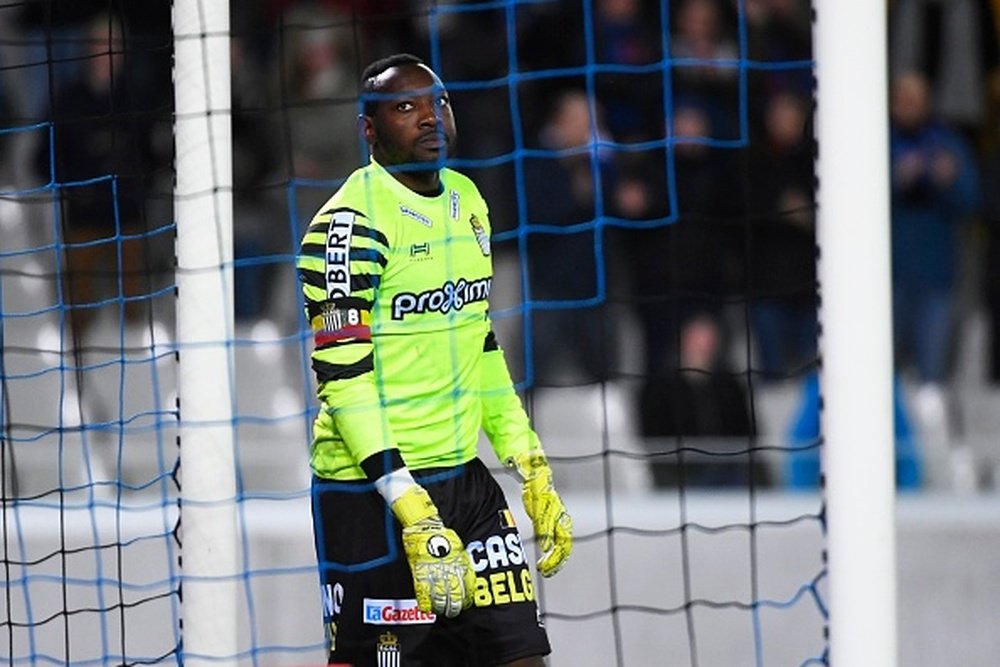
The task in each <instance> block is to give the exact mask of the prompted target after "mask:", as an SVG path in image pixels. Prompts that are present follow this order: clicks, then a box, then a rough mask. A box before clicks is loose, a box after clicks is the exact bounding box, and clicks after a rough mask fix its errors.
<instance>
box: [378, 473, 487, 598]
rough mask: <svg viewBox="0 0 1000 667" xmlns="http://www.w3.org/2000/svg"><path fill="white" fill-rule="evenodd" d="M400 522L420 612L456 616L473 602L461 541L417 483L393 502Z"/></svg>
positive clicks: (470, 574)
mask: <svg viewBox="0 0 1000 667" xmlns="http://www.w3.org/2000/svg"><path fill="white" fill-rule="evenodd" d="M392 511H393V513H395V515H396V517H397V518H398V519H399V522H400V523H401V524H402V525H403V550H404V551H405V552H406V560H407V561H409V563H410V570H411V572H412V573H413V590H414V592H415V594H416V599H417V606H418V607H419V608H420V610H421V611H425V612H432V613H435V614H444V615H445V616H446V617H448V618H454V617H455V616H458V614H459V612H461V611H462V609H464V608H466V607H468V606H469V605H470V604H472V593H473V591H474V589H475V587H476V577H475V574H474V573H473V569H472V560H471V559H470V558H469V554H468V553H466V551H465V547H464V546H463V545H462V540H461V539H459V537H458V535H457V534H456V533H455V531H453V530H452V529H450V528H446V527H445V525H444V523H443V522H442V521H441V517H440V515H439V514H438V510H437V507H435V505H434V501H432V500H431V497H430V495H429V494H428V493H427V491H426V490H425V489H424V488H423V487H422V486H420V485H419V484H414V485H413V486H411V487H410V488H409V489H407V490H406V491H405V492H404V493H403V494H402V495H401V496H400V497H399V498H398V499H397V500H396V502H394V503H393V504H392Z"/></svg>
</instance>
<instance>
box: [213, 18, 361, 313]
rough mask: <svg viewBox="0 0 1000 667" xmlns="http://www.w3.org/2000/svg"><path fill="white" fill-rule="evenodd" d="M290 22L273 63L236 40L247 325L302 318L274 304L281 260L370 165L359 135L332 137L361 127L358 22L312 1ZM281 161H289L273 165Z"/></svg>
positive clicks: (241, 285)
mask: <svg viewBox="0 0 1000 667" xmlns="http://www.w3.org/2000/svg"><path fill="white" fill-rule="evenodd" d="M282 22H283V25H284V27H283V31H282V39H281V43H280V46H281V53H280V56H279V57H277V58H275V59H273V60H262V59H261V58H260V57H259V55H258V54H257V53H255V52H254V51H253V50H252V49H251V48H250V46H251V43H250V42H249V41H248V40H247V39H245V38H243V37H241V36H240V35H235V36H234V38H233V40H232V52H233V74H234V77H233V97H234V102H235V105H234V106H235V107H236V110H235V112H234V116H233V144H234V159H233V167H234V179H235V186H236V193H235V197H234V207H235V238H234V244H235V247H234V251H235V253H236V259H237V267H236V273H237V277H236V285H237V288H236V316H237V318H239V319H241V320H252V319H256V318H259V317H262V316H263V317H268V318H277V319H291V318H294V317H296V313H294V312H293V311H292V310H291V309H289V308H287V307H286V302H287V300H286V299H281V300H279V301H277V302H275V301H273V300H272V299H271V298H270V297H271V294H270V292H271V291H272V290H273V291H275V292H278V290H279V289H280V292H283V291H284V289H281V288H282V287H283V286H281V285H278V286H277V287H275V280H274V279H275V277H276V274H277V272H278V268H279V267H278V266H277V265H278V264H279V262H280V260H279V259H278V255H280V254H281V253H283V252H287V251H288V249H289V248H290V247H292V239H293V238H298V236H299V235H300V233H301V225H302V224H304V221H305V219H306V217H307V216H308V215H309V213H310V212H311V211H315V210H316V209H317V208H318V207H319V206H320V204H322V203H323V201H324V200H325V199H326V196H327V194H328V192H329V189H330V187H331V184H332V183H336V182H339V181H340V180H342V179H344V178H345V177H346V176H347V175H348V174H349V173H350V172H351V171H353V170H354V168H356V167H357V166H358V165H360V164H362V163H363V161H364V160H363V157H364V156H362V153H361V150H360V148H359V146H358V136H357V135H350V134H344V133H339V132H330V127H331V124H332V125H334V126H337V127H357V125H358V120H357V117H358V113H359V109H358V103H357V96H358V88H357V82H356V79H357V71H356V70H357V62H356V59H355V56H354V51H353V49H354V41H353V32H352V31H353V25H352V22H351V17H350V16H349V15H346V14H343V13H341V12H340V11H337V10H335V9H332V8H328V7H326V6H324V5H319V4H314V3H304V4H302V5H301V6H298V7H294V8H290V9H289V10H288V11H287V13H286V14H284V15H283V16H282ZM262 81H264V82H266V83H265V85H263V86H262V85H261V82H262ZM278 102H280V104H278ZM274 109H278V112H277V113H276V112H275V111H274ZM276 155H280V156H283V158H284V159H281V160H278V161H275V156H276ZM287 188H291V194H293V195H294V196H292V197H289V194H290V193H289V192H288V190H287ZM289 207H291V210H289ZM289 277H290V274H289ZM280 292H278V293H280Z"/></svg>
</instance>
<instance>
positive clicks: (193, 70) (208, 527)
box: [173, 0, 241, 666]
mask: <svg viewBox="0 0 1000 667" xmlns="http://www.w3.org/2000/svg"><path fill="white" fill-rule="evenodd" d="M173 26H174V98H175V104H176V111H175V122H174V140H175V147H176V175H177V176H176V178H177V180H176V186H175V193H174V211H175V214H176V221H177V290H178V292H177V294H178V299H177V342H178V348H179V350H180V360H179V368H178V394H179V396H180V460H181V535H182V538H181V539H182V564H181V582H182V584H181V593H182V600H183V602H182V605H181V617H182V621H183V635H182V637H183V656H182V657H183V661H184V664H185V665H189V666H191V665H235V664H237V656H238V641H237V627H238V618H239V617H238V605H237V596H238V592H239V589H238V582H239V581H240V572H241V569H240V561H239V557H238V552H239V548H238V546H239V540H238V531H237V513H236V474H235V462H234V460H235V457H234V452H233V442H234V438H233V429H234V427H233V420H232V417H233V399H234V369H233V363H232V357H233V352H232V346H231V345H230V344H227V341H231V340H232V337H233V320H234V317H233V296H232V294H233V224H232V222H233V203H232V182H233V181H232V141H231V108H232V104H231V93H230V55H229V5H228V3H227V2H226V1H225V0H175V1H174V5H173Z"/></svg>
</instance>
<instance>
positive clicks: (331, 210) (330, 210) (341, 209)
mask: <svg viewBox="0 0 1000 667" xmlns="http://www.w3.org/2000/svg"><path fill="white" fill-rule="evenodd" d="M345 211H346V212H347V213H353V214H354V215H356V216H358V217H359V218H365V219H366V220H367V219H368V217H367V216H366V215H365V214H364V213H362V212H361V211H359V210H357V209H353V208H351V207H350V206H334V207H333V208H328V209H326V210H325V211H323V212H322V213H320V215H333V214H334V213H344V212H345Z"/></svg>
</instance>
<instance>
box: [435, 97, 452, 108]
mask: <svg viewBox="0 0 1000 667" xmlns="http://www.w3.org/2000/svg"><path fill="white" fill-rule="evenodd" d="M437 103H438V106H439V107H446V106H448V105H449V104H451V101H450V100H449V99H448V96H447V95H442V96H441V97H439V98H438V100H437Z"/></svg>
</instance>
